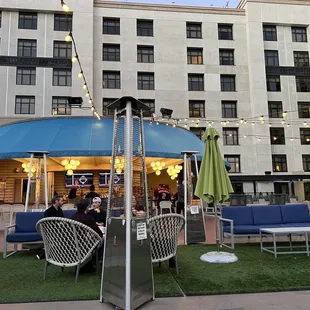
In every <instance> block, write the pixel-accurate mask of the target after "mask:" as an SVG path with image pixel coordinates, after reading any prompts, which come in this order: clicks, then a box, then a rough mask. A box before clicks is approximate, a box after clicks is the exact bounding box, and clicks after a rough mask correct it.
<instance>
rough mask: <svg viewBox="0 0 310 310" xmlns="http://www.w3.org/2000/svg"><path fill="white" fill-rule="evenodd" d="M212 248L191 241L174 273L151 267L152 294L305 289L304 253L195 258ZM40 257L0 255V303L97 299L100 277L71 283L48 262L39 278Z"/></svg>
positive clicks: (241, 252) (308, 274) (247, 251)
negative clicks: (228, 260)
mask: <svg viewBox="0 0 310 310" xmlns="http://www.w3.org/2000/svg"><path fill="white" fill-rule="evenodd" d="M213 250H216V248H215V247H214V246H209V245H192V246H180V247H179V248H178V262H179V274H178V275H177V274H176V273H175V271H172V274H173V276H172V275H171V273H170V272H169V271H168V269H167V268H166V267H165V265H164V264H163V265H162V268H158V265H157V264H155V265H154V278H155V291H156V297H168V296H182V292H181V291H180V289H179V287H180V288H181V289H182V290H183V292H184V293H185V294H186V295H188V296H190V295H210V294H229V293H254V292H268V291H284V290H303V289H310V268H309V267H310V258H309V257H307V256H306V254H298V255H283V256H279V257H278V258H276V259H275V258H274V256H273V255H272V254H270V253H261V252H260V248H259V245H257V244H255V245H239V244H238V245H237V246H236V250H235V253H236V255H237V256H238V258H239V261H238V262H236V263H233V264H208V263H203V262H201V261H200V256H201V255H202V254H204V253H206V252H208V251H213ZM43 267H44V261H43V260H41V261H39V260H37V259H36V258H35V253H30V252H24V253H21V252H20V253H17V254H15V255H13V256H11V257H8V258H7V259H5V260H2V259H0V303H5V302H29V301H52V300H82V299H99V290H100V275H99V274H98V275H96V274H81V275H80V276H79V280H78V283H76V284H75V283H74V269H73V268H71V269H68V268H67V269H65V272H64V273H62V272H61V270H60V268H59V267H58V268H57V267H54V266H50V267H49V268H48V274H47V280H46V281H43Z"/></svg>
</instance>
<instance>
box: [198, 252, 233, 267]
mask: <svg viewBox="0 0 310 310" xmlns="http://www.w3.org/2000/svg"><path fill="white" fill-rule="evenodd" d="M200 260H201V261H203V262H205V263H217V264H229V263H234V262H236V261H237V260H238V257H237V256H236V255H235V254H234V253H228V252H208V253H206V254H203V255H201V256H200Z"/></svg>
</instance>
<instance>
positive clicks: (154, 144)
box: [0, 117, 230, 170]
mask: <svg viewBox="0 0 310 310" xmlns="http://www.w3.org/2000/svg"><path fill="white" fill-rule="evenodd" d="M144 134H145V148H146V152H145V155H146V157H158V158H160V157H161V158H175V159H182V158H183V155H182V154H181V152H182V151H183V150H184V149H190V150H196V151H199V152H200V156H198V160H201V155H202V154H203V150H204V144H203V142H202V141H201V140H200V139H199V138H197V137H196V136H195V135H194V134H193V133H192V132H191V131H189V130H186V129H182V128H178V127H176V128H174V127H172V126H166V125H164V124H159V125H156V124H154V123H153V124H150V123H149V122H145V123H144ZM112 138H113V119H111V118H102V119H101V120H98V119H95V118H93V117H57V118H50V119H46V118H45V119H37V120H31V121H23V122H17V123H12V124H8V125H4V126H1V127H0V159H12V158H27V157H29V154H28V153H27V152H28V151H31V150H40V151H47V152H49V156H50V157H67V156H71V157H72V156H111V147H112ZM225 165H226V168H227V169H228V170H229V169H230V164H229V163H228V162H226V161H225Z"/></svg>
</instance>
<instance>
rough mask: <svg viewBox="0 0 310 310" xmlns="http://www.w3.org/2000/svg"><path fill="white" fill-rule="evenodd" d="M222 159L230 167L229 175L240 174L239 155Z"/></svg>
mask: <svg viewBox="0 0 310 310" xmlns="http://www.w3.org/2000/svg"><path fill="white" fill-rule="evenodd" d="M224 159H225V160H226V161H227V162H229V163H230V165H231V169H230V171H229V172H230V173H240V172H241V166H240V155H224Z"/></svg>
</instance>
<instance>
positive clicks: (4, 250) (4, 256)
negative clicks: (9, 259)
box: [3, 240, 8, 258]
mask: <svg viewBox="0 0 310 310" xmlns="http://www.w3.org/2000/svg"><path fill="white" fill-rule="evenodd" d="M7 251H8V244H7V242H6V240H4V249H3V258H6V254H7Z"/></svg>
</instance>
